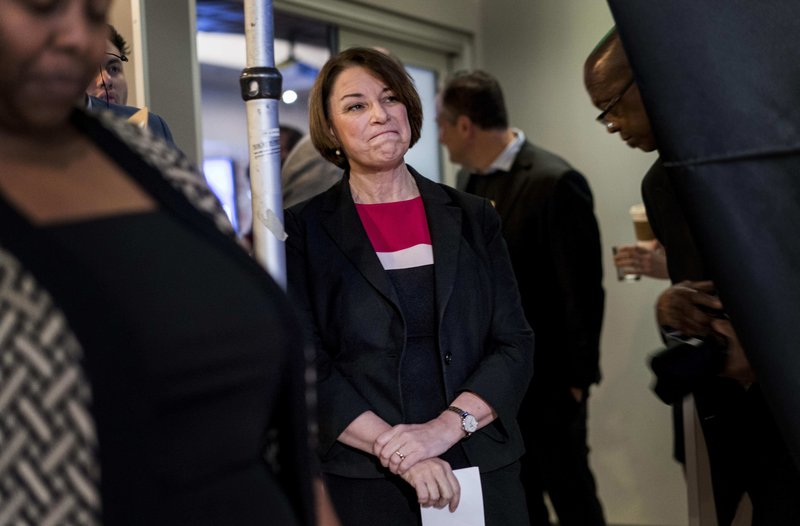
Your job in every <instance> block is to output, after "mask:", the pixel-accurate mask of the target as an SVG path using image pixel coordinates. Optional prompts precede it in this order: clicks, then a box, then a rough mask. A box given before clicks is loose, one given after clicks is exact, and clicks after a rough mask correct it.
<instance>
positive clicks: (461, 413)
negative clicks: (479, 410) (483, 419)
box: [440, 405, 469, 418]
mask: <svg viewBox="0 0 800 526" xmlns="http://www.w3.org/2000/svg"><path fill="white" fill-rule="evenodd" d="M440 407H441V406H440ZM447 410H448V411H452V412H454V413H456V414H458V416H460V417H461V418H464V417H465V416H467V415H468V414H469V413H467V412H466V411H464V410H463V409H461V408H460V407H456V406H454V405H451V406H450V407H448V408H447Z"/></svg>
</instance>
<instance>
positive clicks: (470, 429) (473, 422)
mask: <svg viewBox="0 0 800 526" xmlns="http://www.w3.org/2000/svg"><path fill="white" fill-rule="evenodd" d="M447 410H448V411H452V412H454V413H457V414H458V416H460V417H461V429H463V430H464V433H466V434H467V436H466V437H464V438H467V437H469V436H470V435H471V434H472V433H474V432H475V431H477V430H478V420H477V419H476V418H475V417H474V416H472V415H471V414H469V413H467V412H466V411H464V410H463V409H461V408H460V407H456V406H454V405H451V406H450V407H448V408H447Z"/></svg>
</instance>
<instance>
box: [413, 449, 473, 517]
mask: <svg viewBox="0 0 800 526" xmlns="http://www.w3.org/2000/svg"><path fill="white" fill-rule="evenodd" d="M400 476H401V477H402V478H403V480H405V481H406V482H408V483H409V484H411V486H412V487H413V488H414V490H416V492H417V501H418V502H419V504H420V506H422V507H424V508H428V507H431V506H433V507H434V508H439V509H441V508H444V507H445V506H449V508H450V511H451V512H453V511H455V510H456V508H457V507H458V503H459V501H460V500H461V486H460V485H459V484H458V479H456V476H455V475H454V474H453V470H452V469H451V468H450V464H448V463H447V462H445V461H444V460H442V459H440V458H429V459H427V460H423V461H421V462H417V463H416V464H414V465H413V466H412V467H411V469H409V470H408V471H406V472H405V473H403V474H402V475H400Z"/></svg>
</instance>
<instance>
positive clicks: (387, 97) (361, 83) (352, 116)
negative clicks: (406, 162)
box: [328, 66, 411, 172]
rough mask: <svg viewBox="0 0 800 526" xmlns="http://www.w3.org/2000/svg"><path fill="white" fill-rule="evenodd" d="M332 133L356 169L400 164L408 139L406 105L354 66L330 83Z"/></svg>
mask: <svg viewBox="0 0 800 526" xmlns="http://www.w3.org/2000/svg"><path fill="white" fill-rule="evenodd" d="M328 107H329V115H330V120H331V132H332V133H333V134H334V136H335V139H336V141H338V143H339V144H341V148H342V150H344V152H343V153H344V154H346V155H347V160H348V161H349V163H350V169H351V170H354V171H356V172H370V171H376V170H386V169H391V168H394V167H396V166H398V165H399V164H402V163H403V156H404V155H405V154H406V152H407V151H408V145H409V143H410V141H411V127H410V126H409V124H408V115H407V113H406V107H405V105H403V104H402V103H401V102H400V101H399V100H398V99H397V97H395V94H394V92H393V91H392V90H391V89H389V87H388V86H386V84H385V83H384V82H383V81H382V80H380V79H378V78H377V77H375V76H373V75H372V74H371V73H370V72H369V71H368V70H366V69H364V68H362V67H360V66H353V67H350V68H347V69H345V70H344V71H342V72H341V73H339V76H338V77H337V78H336V80H335V81H334V83H333V89H331V95H330V99H329V100H328Z"/></svg>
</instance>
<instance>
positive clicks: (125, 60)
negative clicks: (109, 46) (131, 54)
mask: <svg viewBox="0 0 800 526" xmlns="http://www.w3.org/2000/svg"><path fill="white" fill-rule="evenodd" d="M106 55H110V56H112V57H114V58H118V59H119V60H120V62H127V61H128V57H126V56H125V55H117V54H116V53H110V52H108V51H106Z"/></svg>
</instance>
